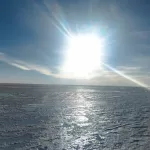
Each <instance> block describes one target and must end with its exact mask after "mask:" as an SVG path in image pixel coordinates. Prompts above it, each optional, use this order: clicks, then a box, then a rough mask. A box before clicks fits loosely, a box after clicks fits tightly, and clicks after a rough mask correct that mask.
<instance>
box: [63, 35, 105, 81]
mask: <svg viewBox="0 0 150 150" xmlns="http://www.w3.org/2000/svg"><path fill="white" fill-rule="evenodd" d="M103 46H104V40H103V39H101V38H99V37H98V36H97V35H96V34H84V35H77V36H72V37H71V38H69V44H68V48H67V49H68V50H67V54H66V62H65V65H64V67H63V70H64V72H65V73H66V74H70V75H71V76H72V77H73V78H89V77H90V74H91V73H92V72H94V71H95V70H97V69H99V67H100V64H101V63H100V62H101V61H102V54H103Z"/></svg>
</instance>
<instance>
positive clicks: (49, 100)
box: [0, 85, 150, 150]
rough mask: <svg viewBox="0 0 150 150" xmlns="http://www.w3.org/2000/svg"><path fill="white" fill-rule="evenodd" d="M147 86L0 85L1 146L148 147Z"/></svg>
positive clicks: (3, 149)
mask: <svg viewBox="0 0 150 150" xmlns="http://www.w3.org/2000/svg"><path fill="white" fill-rule="evenodd" d="M149 116H150V92H149V91H147V90H145V89H142V88H135V87H94V86H54V85H53V86H47V85H0V150H32V149H33V150H35V149H38V148H39V147H40V146H41V147H44V146H47V147H48V149H49V150H62V149H66V150H101V149H102V150H114V149H115V150H134V149H135V150H147V149H150V117H149Z"/></svg>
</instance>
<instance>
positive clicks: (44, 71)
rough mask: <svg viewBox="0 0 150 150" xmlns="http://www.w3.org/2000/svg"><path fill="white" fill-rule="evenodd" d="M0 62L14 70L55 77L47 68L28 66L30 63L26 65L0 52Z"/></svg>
mask: <svg viewBox="0 0 150 150" xmlns="http://www.w3.org/2000/svg"><path fill="white" fill-rule="evenodd" d="M0 61H2V62H5V63H7V64H9V65H11V66H14V67H16V68H19V69H21V70H26V71H30V70H33V71H37V72H39V73H41V74H44V75H48V76H55V74H53V73H52V72H51V71H50V70H49V69H48V68H45V67H42V66H39V65H34V64H30V63H27V62H24V61H20V60H16V59H14V58H11V57H9V56H7V55H5V54H4V53H1V52H0Z"/></svg>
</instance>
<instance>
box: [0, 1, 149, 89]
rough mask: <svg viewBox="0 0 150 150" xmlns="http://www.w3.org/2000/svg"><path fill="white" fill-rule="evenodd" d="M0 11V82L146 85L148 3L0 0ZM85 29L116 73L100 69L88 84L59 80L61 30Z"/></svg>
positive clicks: (63, 32)
mask: <svg viewBox="0 0 150 150" xmlns="http://www.w3.org/2000/svg"><path fill="white" fill-rule="evenodd" d="M0 10H1V13H0V83H44V84H45V83H50V84H94V85H95V84H96V85H129V86H130V85H136V84H135V83H133V82H132V81H131V80H133V81H137V82H140V83H143V84H146V85H150V18H149V13H150V2H149V1H147V0H142V1H141V0H132V1H128V0H126V1H125V0H57V1H56V0H24V1H23V0H1V1H0ZM91 29H94V30H96V32H97V33H98V34H99V35H100V36H102V37H103V38H105V39H106V43H105V48H104V49H103V53H104V56H103V57H104V63H106V64H108V65H109V66H111V67H112V68H114V69H116V70H117V71H119V72H121V74H118V72H115V71H113V70H111V69H109V68H107V67H105V66H103V67H102V68H100V69H98V70H96V72H95V74H96V75H95V76H94V77H93V78H91V79H88V80H87V79H75V78H71V77H67V76H64V75H63V74H62V73H61V66H62V64H63V63H64V61H65V48H66V43H67V38H66V35H67V32H71V33H77V32H80V31H84V30H86V31H89V32H90V30H91ZM83 60H84V58H83ZM122 74H123V75H122ZM124 75H125V76H124ZM122 76H124V77H122ZM128 77H129V78H128ZM125 78H128V79H125Z"/></svg>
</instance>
